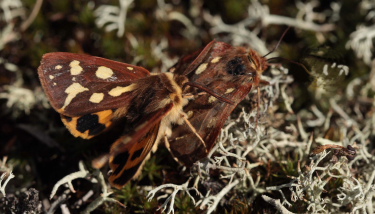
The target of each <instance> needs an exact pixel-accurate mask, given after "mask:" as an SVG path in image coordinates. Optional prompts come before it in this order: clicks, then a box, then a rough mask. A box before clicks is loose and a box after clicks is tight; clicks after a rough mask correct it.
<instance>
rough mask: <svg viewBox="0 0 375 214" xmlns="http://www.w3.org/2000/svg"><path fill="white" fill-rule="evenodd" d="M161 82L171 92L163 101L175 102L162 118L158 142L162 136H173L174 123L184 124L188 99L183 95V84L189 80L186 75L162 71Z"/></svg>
mask: <svg viewBox="0 0 375 214" xmlns="http://www.w3.org/2000/svg"><path fill="white" fill-rule="evenodd" d="M159 78H160V80H161V83H162V84H163V85H164V87H165V88H166V89H167V90H168V91H169V92H170V93H169V96H167V97H166V98H165V99H164V101H163V102H165V103H168V104H169V103H173V108H172V109H171V111H170V112H169V113H168V114H167V115H166V116H165V117H164V118H163V119H162V121H161V124H160V130H159V134H158V139H157V142H158V141H160V138H162V137H164V136H167V137H170V136H171V133H172V131H171V126H172V124H182V123H183V118H182V115H184V114H185V113H184V111H183V107H184V106H185V105H186V104H187V103H188V99H186V98H184V97H183V96H182V85H183V83H185V82H187V79H186V77H185V78H184V77H181V76H177V75H174V74H172V73H161V74H160V75H159Z"/></svg>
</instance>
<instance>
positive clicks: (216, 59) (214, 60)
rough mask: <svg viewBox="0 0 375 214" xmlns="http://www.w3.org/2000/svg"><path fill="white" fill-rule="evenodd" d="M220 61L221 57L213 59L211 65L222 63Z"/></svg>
mask: <svg viewBox="0 0 375 214" xmlns="http://www.w3.org/2000/svg"><path fill="white" fill-rule="evenodd" d="M220 59H221V57H220V56H217V57H215V58H213V59H212V60H211V63H217V62H219V61H220Z"/></svg>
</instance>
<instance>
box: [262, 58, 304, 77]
mask: <svg viewBox="0 0 375 214" xmlns="http://www.w3.org/2000/svg"><path fill="white" fill-rule="evenodd" d="M275 59H281V60H285V61H288V62H290V63H293V64H296V65H299V66H301V67H302V68H303V69H304V70H305V71H306V72H307V73H308V74H310V75H311V72H310V71H309V70H308V69H307V68H306V66H305V65H304V64H302V63H299V62H295V61H293V60H290V59H286V58H283V57H272V58H269V59H267V62H268V61H271V60H275Z"/></svg>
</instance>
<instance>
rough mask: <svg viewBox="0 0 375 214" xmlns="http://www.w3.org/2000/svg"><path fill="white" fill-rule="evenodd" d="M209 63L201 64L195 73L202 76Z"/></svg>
mask: <svg viewBox="0 0 375 214" xmlns="http://www.w3.org/2000/svg"><path fill="white" fill-rule="evenodd" d="M207 65H208V63H203V64H201V65H200V66H199V67H198V68H197V70H196V71H195V74H201V73H202V72H203V71H204V70H206V68H207Z"/></svg>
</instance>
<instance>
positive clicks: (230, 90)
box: [225, 88, 234, 94]
mask: <svg viewBox="0 0 375 214" xmlns="http://www.w3.org/2000/svg"><path fill="white" fill-rule="evenodd" d="M232 91H234V88H228V89H227V90H226V91H225V93H226V94H229V93H231V92H232Z"/></svg>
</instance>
